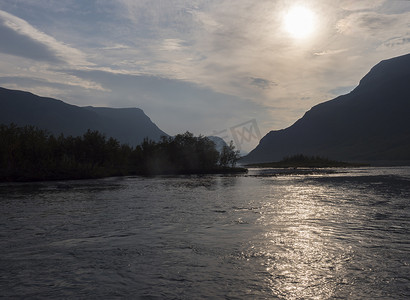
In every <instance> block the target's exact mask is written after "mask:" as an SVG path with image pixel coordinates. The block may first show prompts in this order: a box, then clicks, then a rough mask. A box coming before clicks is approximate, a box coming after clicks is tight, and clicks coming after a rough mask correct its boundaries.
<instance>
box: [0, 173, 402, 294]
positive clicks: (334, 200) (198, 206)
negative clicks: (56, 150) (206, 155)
mask: <svg viewBox="0 0 410 300" xmlns="http://www.w3.org/2000/svg"><path fill="white" fill-rule="evenodd" d="M331 171H332V172H324V173H319V174H317V173H313V174H312V172H306V173H303V172H302V173H301V174H296V175H292V174H288V173H286V174H278V172H277V170H272V169H266V170H251V171H250V172H249V173H248V174H247V175H240V176H228V175H207V176H174V177H172V176H164V177H152V178H147V177H126V178H109V179H101V180H83V181H64V182H44V183H35V184H11V185H10V184H1V185H0V205H1V215H0V226H1V232H0V288H1V295H2V296H3V297H6V298H13V297H16V298H87V299H88V298H101V297H103V298H107V299H108V298H124V297H128V298H142V299H164V298H165V299H203V298H213V299H221V298H222V299H275V298H277V299H330V298H332V299H334V298H338V299H361V298H366V299H406V298H409V297H410V266H409V264H410V233H409V229H410V204H409V200H410V168H405V167H403V168H360V169H339V170H331Z"/></svg>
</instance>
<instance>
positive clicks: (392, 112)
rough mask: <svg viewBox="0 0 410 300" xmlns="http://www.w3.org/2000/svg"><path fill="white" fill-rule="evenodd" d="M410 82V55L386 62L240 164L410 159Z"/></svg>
mask: <svg viewBox="0 0 410 300" xmlns="http://www.w3.org/2000/svg"><path fill="white" fill-rule="evenodd" d="M409 83H410V54H408V55H404V56H400V57H396V58H393V59H389V60H385V61H382V62H380V63H379V64H377V65H376V66H375V67H373V68H372V69H371V71H370V72H369V73H368V74H367V75H366V76H365V77H364V78H363V79H362V80H361V81H360V84H359V85H358V87H357V88H356V89H354V90H353V91H352V92H350V93H349V94H347V95H344V96H340V97H337V98H335V99H333V100H330V101H327V102H324V103H321V104H319V105H316V106H314V107H313V108H312V109H311V110H309V111H308V112H306V113H305V115H304V116H303V117H302V118H301V119H299V120H298V121H296V122H295V123H294V124H293V125H292V126H290V127H288V128H286V129H283V130H278V131H271V132H269V133H268V134H267V135H266V136H265V137H264V138H263V139H262V140H261V141H260V143H259V145H258V146H257V147H256V148H255V149H254V150H253V151H251V152H250V153H249V155H247V156H246V157H244V158H243V159H242V162H244V163H250V162H269V161H279V160H280V159H282V158H283V157H285V156H289V155H294V154H299V153H300V154H305V155H320V156H325V157H328V158H331V159H336V160H348V161H359V160H362V161H382V160H383V161H399V160H410V84H409Z"/></svg>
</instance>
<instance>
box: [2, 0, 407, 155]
mask: <svg viewBox="0 0 410 300" xmlns="http://www.w3.org/2000/svg"><path fill="white" fill-rule="evenodd" d="M295 8H296V9H299V11H300V10H301V9H302V10H304V11H307V12H308V17H309V18H308V21H304V22H305V23H300V22H301V21H300V20H302V21H303V20H304V19H305V16H304V15H303V14H302V15H297V16H296V18H295V17H293V18H292V17H290V16H291V15H292V12H293V11H294V10H295ZM295 19H296V20H295ZM298 20H299V21H298ZM295 22H296V23H295ZM298 22H299V23H298ZM289 23H291V25H289ZM292 25H294V26H296V27H297V28H299V29H297V28H296V29H290V27H292ZM407 53H410V1H408V0H362V1H360V0H332V1H329V0H304V1H297V0H258V1H254V0H252V1H251V0H218V1H214V0H87V1H83V0H65V1H61V0H58V1H53V0H0V86H2V87H5V88H10V89H20V90H26V91H30V92H32V93H35V94H38V95H40V96H47V97H53V98H57V99H61V100H63V101H65V102H67V103H70V104H75V105H79V106H87V105H92V106H108V107H138V108H141V109H143V110H144V112H145V113H146V114H147V115H148V116H149V117H150V118H151V120H152V121H153V122H154V123H156V124H157V125H158V126H159V127H160V128H161V129H162V130H163V131H165V132H166V133H168V134H170V135H174V134H178V133H183V132H185V131H187V130H188V131H190V132H193V133H194V134H196V135H198V134H203V135H212V134H214V135H219V136H221V137H224V138H225V139H227V140H229V139H235V138H238V137H241V135H240V132H242V140H241V141H240V142H238V144H237V146H239V148H241V147H242V149H241V150H243V151H249V150H251V149H252V148H253V147H254V146H256V145H257V143H258V139H259V138H260V137H262V136H264V135H265V134H266V133H268V132H269V131H271V130H279V129H283V128H286V127H288V126H290V125H292V124H293V123H294V122H295V121H296V120H297V119H298V118H300V117H302V116H303V114H304V113H305V112H306V111H307V110H309V109H310V108H311V107H312V106H314V105H316V104H318V103H321V102H324V101H327V100H330V99H333V98H335V97H336V96H339V95H342V94H346V93H348V92H350V91H351V90H352V89H353V88H354V87H355V86H357V84H358V83H359V81H360V79H361V78H362V77H363V76H364V75H365V74H366V73H367V72H369V70H370V69H371V67H373V66H374V65H375V64H377V63H378V62H379V61H381V60H383V59H388V58H392V57H395V56H399V55H404V54H407ZM73 122H75V120H73ZM238 129H239V130H238ZM244 130H245V131H244ZM235 132H236V133H239V135H236V136H235V134H236V133H235ZM246 134H248V136H246ZM243 137H244V138H245V139H243ZM237 141H238V140H237Z"/></svg>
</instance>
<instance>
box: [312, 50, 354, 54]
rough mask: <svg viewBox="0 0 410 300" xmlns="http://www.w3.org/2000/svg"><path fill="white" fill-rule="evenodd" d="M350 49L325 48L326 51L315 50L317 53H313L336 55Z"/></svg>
mask: <svg viewBox="0 0 410 300" xmlns="http://www.w3.org/2000/svg"><path fill="white" fill-rule="evenodd" d="M348 50H349V49H337V50H324V51H321V52H315V53H313V55H316V56H324V55H335V54H340V53H343V52H346V51H348Z"/></svg>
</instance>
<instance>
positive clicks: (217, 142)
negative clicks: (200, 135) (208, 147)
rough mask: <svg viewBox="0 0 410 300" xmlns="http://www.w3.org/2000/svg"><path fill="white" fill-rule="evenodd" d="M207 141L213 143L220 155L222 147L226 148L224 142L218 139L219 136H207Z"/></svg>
mask: <svg viewBox="0 0 410 300" xmlns="http://www.w3.org/2000/svg"><path fill="white" fill-rule="evenodd" d="M208 139H210V140H211V141H212V142H214V143H215V149H216V150H217V151H218V152H219V153H221V151H222V149H223V147H224V146H228V144H227V143H226V142H225V140H224V139H223V138H220V137H219V136H208Z"/></svg>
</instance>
